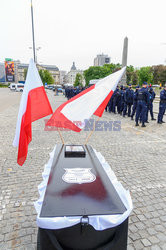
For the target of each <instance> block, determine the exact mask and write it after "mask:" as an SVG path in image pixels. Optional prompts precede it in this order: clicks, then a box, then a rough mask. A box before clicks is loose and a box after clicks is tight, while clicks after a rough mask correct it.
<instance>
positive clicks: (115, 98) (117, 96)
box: [113, 86, 121, 114]
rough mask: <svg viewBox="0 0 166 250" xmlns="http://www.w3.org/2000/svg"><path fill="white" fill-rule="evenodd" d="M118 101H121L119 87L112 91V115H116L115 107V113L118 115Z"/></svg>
mask: <svg viewBox="0 0 166 250" xmlns="http://www.w3.org/2000/svg"><path fill="white" fill-rule="evenodd" d="M120 99H121V94H120V90H119V86H117V88H116V90H115V91H114V96H113V113H114V114H116V106H117V111H118V113H120Z"/></svg>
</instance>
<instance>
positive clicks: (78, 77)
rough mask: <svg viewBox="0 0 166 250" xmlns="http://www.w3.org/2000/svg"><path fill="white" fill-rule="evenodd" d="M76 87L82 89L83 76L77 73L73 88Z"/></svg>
mask: <svg viewBox="0 0 166 250" xmlns="http://www.w3.org/2000/svg"><path fill="white" fill-rule="evenodd" d="M77 86H80V87H83V76H82V75H81V74H80V73H77V75H76V79H75V82H74V87H77Z"/></svg>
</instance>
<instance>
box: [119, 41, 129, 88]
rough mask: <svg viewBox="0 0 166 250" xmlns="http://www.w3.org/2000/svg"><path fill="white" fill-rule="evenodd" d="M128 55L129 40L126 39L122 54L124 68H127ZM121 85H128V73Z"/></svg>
mask: <svg viewBox="0 0 166 250" xmlns="http://www.w3.org/2000/svg"><path fill="white" fill-rule="evenodd" d="M127 54H128V38H127V37H125V39H124V44H123V54H122V67H124V66H127ZM121 84H123V85H125V84H126V72H125V74H124V75H123V77H122V80H121Z"/></svg>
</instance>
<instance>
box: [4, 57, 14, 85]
mask: <svg viewBox="0 0 166 250" xmlns="http://www.w3.org/2000/svg"><path fill="white" fill-rule="evenodd" d="M5 72H6V82H14V62H10V61H5Z"/></svg>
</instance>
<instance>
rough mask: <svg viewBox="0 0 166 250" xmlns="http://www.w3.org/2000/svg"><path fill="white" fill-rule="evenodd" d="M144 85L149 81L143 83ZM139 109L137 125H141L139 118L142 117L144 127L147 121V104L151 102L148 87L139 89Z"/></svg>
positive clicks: (137, 111)
mask: <svg viewBox="0 0 166 250" xmlns="http://www.w3.org/2000/svg"><path fill="white" fill-rule="evenodd" d="M143 85H144V86H147V83H143ZM137 100H138V101H137V109H136V117H135V121H136V126H139V124H138V120H139V118H140V117H141V121H142V127H146V126H145V122H146V112H147V106H148V104H149V92H148V90H147V88H146V87H142V88H141V89H140V90H138V99H137Z"/></svg>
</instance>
